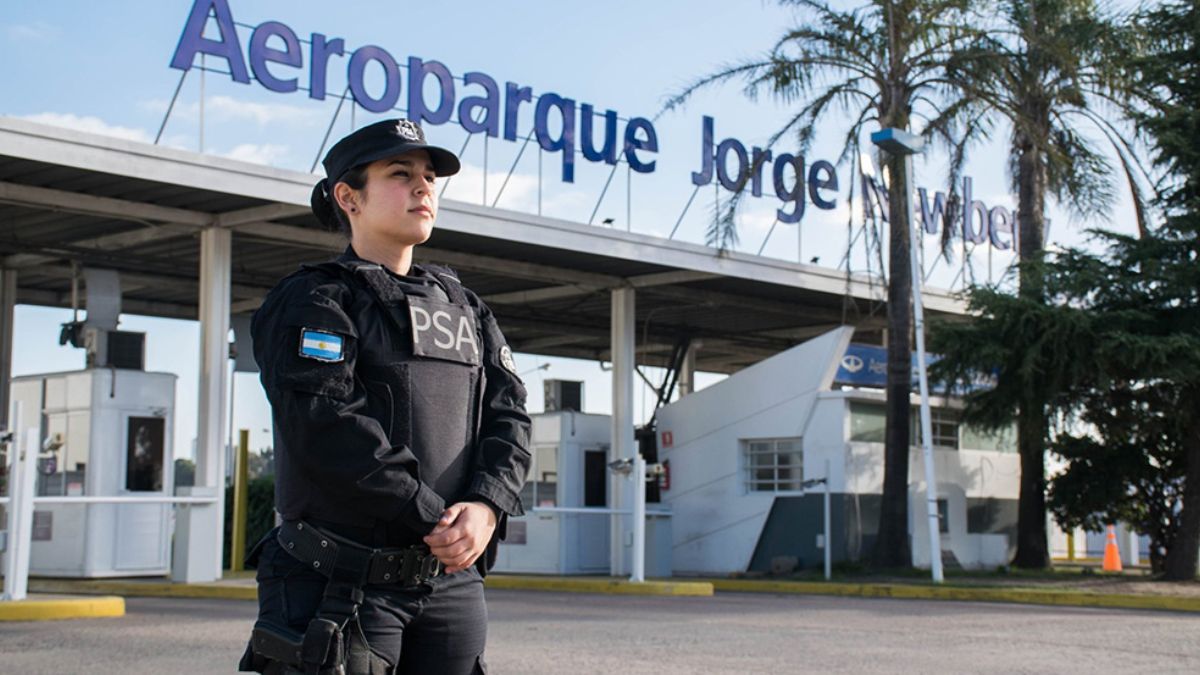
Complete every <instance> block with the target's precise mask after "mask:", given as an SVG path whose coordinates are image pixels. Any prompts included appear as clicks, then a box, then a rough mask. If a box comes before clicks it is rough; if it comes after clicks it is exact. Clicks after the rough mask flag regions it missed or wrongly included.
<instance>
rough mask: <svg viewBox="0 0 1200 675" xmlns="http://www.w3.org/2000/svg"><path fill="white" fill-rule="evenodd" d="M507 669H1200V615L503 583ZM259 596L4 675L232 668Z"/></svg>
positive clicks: (207, 604) (498, 596)
mask: <svg viewBox="0 0 1200 675" xmlns="http://www.w3.org/2000/svg"><path fill="white" fill-rule="evenodd" d="M488 600H489V608H490V614H491V634H490V636H489V647H488V653H487V660H488V664H489V666H490V668H489V670H490V672H491V673H501V674H507V673H514V674H522V675H524V674H529V675H536V674H539V673H547V674H559V673H568V674H570V675H584V674H587V673H622V674H624V673H656V674H659V673H739V674H740V673H808V672H811V673H828V672H845V673H910V672H911V673H917V672H920V673H930V672H944V673H960V672H961V673H968V672H969V673H1074V672H1078V673H1104V672H1119V673H1122V674H1123V675H1125V674H1128V673H1142V672H1145V673H1151V672H1152V673H1196V672H1200V616H1197V615H1195V614H1184V613H1172V612H1146V611H1133V610H1113V609H1088V608H1071V607H1032V606H1020V605H1007V604H990V603H968V602H936V601H925V600H887V599H863V598H837V597H823V596H798V595H770V594H741V593H720V594H717V595H716V596H713V597H707V598H695V597H627V596H610V595H590V594H578V593H570V594H565V593H545V592H530V591H505V590H489V591H488ZM254 614H255V606H254V603H252V602H247V601H239V600H209V599H190V598H129V599H128V600H127V614H126V616H124V617H121V618H114V619H80V620H67V621H49V622H37V623H22V622H12V623H4V624H0V673H3V674H8V673H13V674H16V673H21V674H27V675H36V674H38V673H47V674H53V675H63V674H65V673H80V674H84V673H129V674H140V673H155V674H161V673H232V672H234V669H235V667H236V662H237V659H238V657H239V656H240V654H241V651H242V648H243V647H244V645H245V639H246V636H247V634H248V631H249V628H250V625H251V623H252V622H253V619H254Z"/></svg>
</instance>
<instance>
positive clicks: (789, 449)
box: [742, 438, 804, 492]
mask: <svg viewBox="0 0 1200 675" xmlns="http://www.w3.org/2000/svg"><path fill="white" fill-rule="evenodd" d="M742 454H743V457H744V460H745V461H744V466H745V476H746V491H747V492H791V491H798V490H801V489H802V488H801V485H800V484H801V483H802V482H803V481H804V454H803V450H802V449H801V443H800V439H799V438H778V439H757V440H747V441H742Z"/></svg>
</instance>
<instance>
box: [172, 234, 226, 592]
mask: <svg viewBox="0 0 1200 675" xmlns="http://www.w3.org/2000/svg"><path fill="white" fill-rule="evenodd" d="M232 258H233V238H232V235H231V233H230V231H229V230H227V229H222V228H216V227H210V228H208V229H206V230H204V231H203V232H201V234H200V317H199V318H200V391H199V399H200V405H199V410H198V411H197V419H196V435H197V438H196V487H195V488H193V489H192V490H188V491H186V492H188V493H190V494H191V495H192V496H203V497H213V498H215V499H216V501H215V502H214V503H211V504H196V505H191V506H182V507H180V508H179V509H178V511H177V512H176V513H177V518H176V532H175V556H174V560H173V561H172V568H171V576H172V578H173V579H174V580H175V581H183V582H187V583H197V582H206V581H215V580H217V579H219V578H221V567H222V560H221V540H222V534H223V531H224V510H225V447H224V446H225V439H226V435H225V423H226V420H225V396H226V392H227V391H228V387H229V381H228V380H229V305H230V300H229V292H230V280H231V277H232V269H231V263H232ZM183 492H184V491H180V494H183Z"/></svg>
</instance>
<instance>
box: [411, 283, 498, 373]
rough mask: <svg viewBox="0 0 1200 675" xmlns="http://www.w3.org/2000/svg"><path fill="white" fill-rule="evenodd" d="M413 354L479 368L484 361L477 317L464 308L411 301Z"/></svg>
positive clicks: (416, 298) (431, 302)
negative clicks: (480, 351) (478, 337)
mask: <svg viewBox="0 0 1200 675" xmlns="http://www.w3.org/2000/svg"><path fill="white" fill-rule="evenodd" d="M408 318H409V321H410V322H411V323H412V341H413V354H416V355H417V356H424V357H428V358H433V359H444V360H446V361H456V362H458V363H465V364H467V365H472V366H478V365H480V364H481V363H482V362H483V360H482V357H481V355H480V353H479V344H478V342H477V339H476V333H475V315H474V314H473V313H472V312H471V311H470V310H469V309H467V308H465V307H462V306H461V305H451V304H448V303H444V302H438V301H436V300H430V299H428V298H418V297H409V298H408Z"/></svg>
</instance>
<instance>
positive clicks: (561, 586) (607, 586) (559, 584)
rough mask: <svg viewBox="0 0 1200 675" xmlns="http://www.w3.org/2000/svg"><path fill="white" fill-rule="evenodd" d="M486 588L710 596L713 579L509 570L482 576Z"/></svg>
mask: <svg viewBox="0 0 1200 675" xmlns="http://www.w3.org/2000/svg"><path fill="white" fill-rule="evenodd" d="M484 585H485V586H487V587H488V588H502V589H506V590H508V589H512V590H524V591H557V592H566V593H603V594H607V595H657V596H675V597H711V596H712V594H713V587H714V585H713V584H712V583H709V582H707V581H655V580H647V581H644V582H641V583H634V582H632V581H629V580H628V579H615V578H612V577H582V578H572V579H564V578H562V577H538V576H525V575H510V574H489V575H488V577H487V579H485V580H484Z"/></svg>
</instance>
